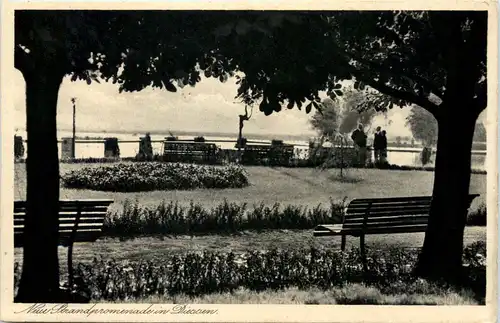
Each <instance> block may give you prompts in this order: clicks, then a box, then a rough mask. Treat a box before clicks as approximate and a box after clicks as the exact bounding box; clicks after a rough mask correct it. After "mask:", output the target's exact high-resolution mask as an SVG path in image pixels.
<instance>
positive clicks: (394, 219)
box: [314, 194, 479, 254]
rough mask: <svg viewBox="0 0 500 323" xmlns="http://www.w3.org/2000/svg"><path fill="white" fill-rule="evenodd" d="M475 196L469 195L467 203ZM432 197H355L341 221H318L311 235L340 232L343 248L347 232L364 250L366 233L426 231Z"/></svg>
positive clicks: (475, 195)
mask: <svg viewBox="0 0 500 323" xmlns="http://www.w3.org/2000/svg"><path fill="white" fill-rule="evenodd" d="M478 196H479V194H471V195H469V201H468V203H469V205H470V204H471V203H472V201H473V200H474V199H475V198H476V197H478ZM431 201H432V196H413V197H392V198H371V199H368V198H366V199H355V200H352V201H351V202H350V203H349V205H348V206H347V208H346V209H345V210H344V214H343V215H342V223H340V224H322V225H318V226H317V227H316V228H315V229H314V236H342V241H341V250H342V251H344V250H345V244H346V236H348V235H349V236H354V237H359V240H360V250H361V253H362V254H364V251H365V235H367V234H387V233H409V232H425V230H426V229H427V221H428V219H429V211H430V207H431Z"/></svg>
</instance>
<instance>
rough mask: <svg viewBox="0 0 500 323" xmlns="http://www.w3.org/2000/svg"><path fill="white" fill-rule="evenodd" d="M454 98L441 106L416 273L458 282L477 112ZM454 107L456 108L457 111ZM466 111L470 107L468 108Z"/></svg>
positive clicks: (431, 278) (433, 278)
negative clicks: (428, 206) (427, 213)
mask: <svg viewBox="0 0 500 323" xmlns="http://www.w3.org/2000/svg"><path fill="white" fill-rule="evenodd" d="M454 104H460V103H459V102H457V101H454V102H453V103H452V104H450V106H444V105H443V106H441V107H440V109H441V112H443V114H442V115H440V117H439V118H438V144H437V153H436V167H435V176H434V189H433V193H432V196H433V199H432V204H431V210H430V217H429V224H428V228H427V232H426V234H425V240H424V245H423V248H422V252H421V254H420V258H419V261H418V264H417V267H416V274H417V275H419V276H421V277H424V278H427V279H430V280H434V281H446V282H449V283H453V284H456V283H461V279H462V276H461V269H462V252H463V235H464V229H465V224H466V219H467V209H468V206H469V199H468V195H469V184H470V174H471V149H472V138H473V135H474V126H475V122H476V119H477V115H475V114H473V113H463V112H464V109H460V110H461V111H460V110H458V109H457V106H454ZM457 110H458V111H457ZM469 111H470V110H469Z"/></svg>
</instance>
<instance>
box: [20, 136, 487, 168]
mask: <svg viewBox="0 0 500 323" xmlns="http://www.w3.org/2000/svg"><path fill="white" fill-rule="evenodd" d="M21 135H22V136H23V138H26V135H25V134H21ZM77 135H78V136H79V137H84V136H91V137H92V136H94V137H95V136H100V137H116V138H118V140H119V141H120V140H121V141H136V142H119V147H120V156H121V157H134V156H135V155H136V154H137V153H138V151H139V142H138V141H139V135H136V136H134V135H129V134H111V133H108V134H102V133H99V134H96V133H78V134H77ZM62 137H71V134H70V133H64V132H62V133H61V132H60V133H59V139H60V140H61V139H62ZM165 137H166V135H151V139H152V141H153V143H152V146H153V152H154V153H157V154H161V153H162V151H163V142H162V141H163V140H164V139H165ZM178 137H179V139H181V140H183V139H184V140H192V139H193V137H194V136H178ZM247 139H248V140H249V141H255V142H262V143H269V142H270V140H269V141H263V140H258V139H252V138H247ZM205 140H206V141H207V142H210V141H213V140H215V141H227V142H216V145H217V146H218V147H220V148H221V149H234V144H235V138H234V137H233V138H230V137H208V136H206V137H205ZM82 141H83V140H82ZM82 141H80V140H77V142H76V147H75V149H76V151H75V156H76V158H89V157H93V158H102V157H104V143H102V142H91V143H88V142H82ZM155 141H158V142H155ZM285 143H289V144H293V145H295V146H296V156H298V157H302V158H303V157H304V156H307V153H308V142H307V141H300V140H298V141H285ZM61 147H62V144H61V143H59V158H61V149H62V148H61ZM25 148H26V145H25ZM420 151H421V149H419V148H399V147H390V148H389V149H388V152H387V159H388V161H389V162H390V163H391V164H396V165H406V166H420V165H421V164H420V161H419V154H420ZM434 158H435V155H433V156H432V157H431V160H432V162H434V161H433V159H434ZM485 161H486V154H485V152H482V151H473V152H472V168H473V169H483V170H484V169H486V165H485ZM432 165H433V163H431V164H429V165H428V166H432Z"/></svg>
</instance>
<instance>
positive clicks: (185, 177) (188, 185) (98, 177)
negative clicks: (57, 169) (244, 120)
mask: <svg viewBox="0 0 500 323" xmlns="http://www.w3.org/2000/svg"><path fill="white" fill-rule="evenodd" d="M62 182H63V184H64V186H65V187H67V188H79V189H91V190H97V191H115V192H140V191H153V190H176V189H177V190H189V189H196V188H219V189H222V188H241V187H245V186H247V185H249V183H248V177H247V174H246V172H245V170H244V169H243V168H241V167H239V166H234V165H229V166H221V167H214V166H201V165H193V164H180V163H175V164H174V163H160V162H137V163H127V164H125V163H119V164H115V165H111V166H101V167H85V168H81V169H78V170H74V171H71V172H68V173H66V174H64V175H63V176H62Z"/></svg>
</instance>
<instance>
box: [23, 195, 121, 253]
mask: <svg viewBox="0 0 500 323" xmlns="http://www.w3.org/2000/svg"><path fill="white" fill-rule="evenodd" d="M111 203H113V200H108V199H106V200H104V199H102V200H61V201H59V213H58V219H59V244H60V245H63V246H65V245H68V243H69V242H70V241H74V242H84V241H89V242H91V241H95V240H96V239H97V237H98V236H99V234H100V232H101V230H102V226H103V224H104V220H105V217H106V214H107V209H108V207H109V205H110V204H111ZM79 210H81V211H80V212H79ZM25 216H26V201H14V245H15V246H16V247H18V246H22V240H23V233H24V222H25ZM76 224H77V225H76Z"/></svg>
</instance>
